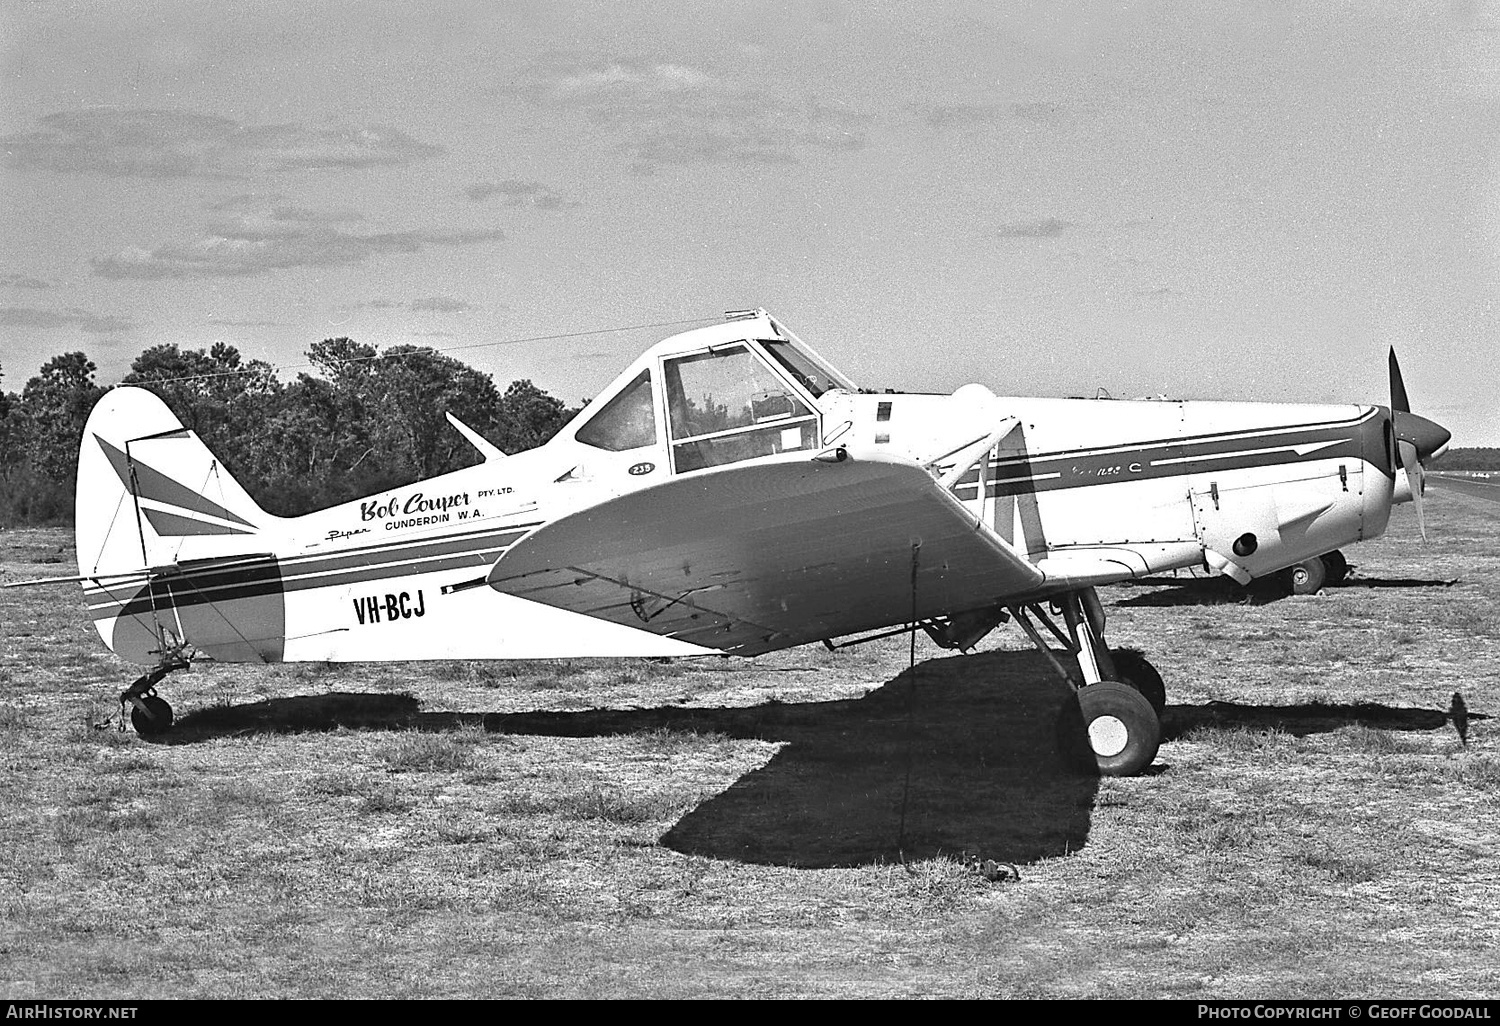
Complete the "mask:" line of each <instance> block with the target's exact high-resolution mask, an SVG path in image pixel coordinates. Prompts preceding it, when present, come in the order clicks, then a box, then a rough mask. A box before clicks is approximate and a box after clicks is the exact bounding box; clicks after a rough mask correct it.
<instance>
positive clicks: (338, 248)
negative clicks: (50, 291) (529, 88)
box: [90, 198, 505, 279]
mask: <svg viewBox="0 0 1500 1026" xmlns="http://www.w3.org/2000/svg"><path fill="white" fill-rule="evenodd" d="M241 199H243V198H241ZM216 206H218V207H220V208H222V207H223V204H218V205H216ZM233 211H234V216H232V217H226V218H220V219H218V220H216V221H214V222H212V223H210V224H209V225H208V226H207V229H206V234H205V235H204V236H203V237H202V238H199V239H196V240H194V241H192V242H188V243H184V244H176V245H172V244H169V245H163V246H158V247H156V248H154V249H142V248H131V249H127V250H124V251H122V252H119V253H116V254H114V255H112V256H106V257H96V258H95V259H93V260H91V261H90V264H91V265H92V267H93V269H94V273H95V274H97V275H99V276H100V277H103V278H137V279H163V278H218V277H242V276H247V275H256V274H266V273H268V272H270V271H277V270H283V269H286V268H293V267H341V266H350V265H354V264H362V263H364V262H365V261H367V260H369V259H370V258H372V257H377V256H384V255H388V254H394V253H417V252H420V251H421V250H423V249H426V248H427V247H429V246H468V245H475V244H477V243H482V242H496V241H499V240H501V239H503V238H505V233H504V232H502V231H500V230H499V229H488V230H480V231H470V232H365V233H360V232H353V231H347V230H345V229H344V228H343V227H341V226H342V225H345V224H348V223H350V222H352V221H360V220H363V218H362V217H361V216H360V215H358V214H351V213H349V212H346V211H336V212H323V213H320V212H317V211H310V210H305V209H302V208H300V207H293V206H286V205H273V206H264V207H261V208H259V209H255V208H253V207H252V206H250V205H248V204H245V203H237V204H236V205H235V206H234V207H233Z"/></svg>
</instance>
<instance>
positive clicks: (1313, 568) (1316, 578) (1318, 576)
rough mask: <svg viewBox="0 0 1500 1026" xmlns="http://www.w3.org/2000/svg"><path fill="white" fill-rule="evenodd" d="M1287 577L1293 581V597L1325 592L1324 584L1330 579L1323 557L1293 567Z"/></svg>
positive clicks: (1288, 571) (1316, 557)
mask: <svg viewBox="0 0 1500 1026" xmlns="http://www.w3.org/2000/svg"><path fill="white" fill-rule="evenodd" d="M1287 576H1288V577H1290V578H1291V581H1292V594H1293V595H1316V594H1317V593H1318V592H1319V591H1321V590H1323V582H1324V581H1326V580H1327V579H1328V567H1327V565H1326V564H1325V563H1324V562H1323V557H1321V556H1314V557H1313V558H1312V559H1306V560H1303V561H1302V562H1301V563H1298V564H1297V565H1296V566H1294V567H1291V568H1290V569H1289V570H1287Z"/></svg>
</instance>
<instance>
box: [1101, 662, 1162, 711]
mask: <svg viewBox="0 0 1500 1026" xmlns="http://www.w3.org/2000/svg"><path fill="white" fill-rule="evenodd" d="M1110 655H1111V656H1112V657H1113V658H1114V661H1115V672H1116V673H1118V674H1119V676H1120V680H1121V681H1122V682H1124V683H1126V684H1129V685H1130V686H1131V687H1133V688H1135V689H1136V690H1137V691H1139V692H1140V693H1141V694H1142V695H1145V696H1146V701H1148V702H1150V703H1151V708H1152V709H1153V710H1155V712H1156V717H1157V719H1160V718H1161V714H1162V713H1163V712H1164V711H1165V710H1166V708H1167V684H1166V682H1165V681H1163V680H1162V679H1161V674H1160V673H1157V672H1156V667H1154V666H1152V665H1151V664H1150V663H1149V662H1147V661H1146V657H1145V656H1143V655H1141V654H1140V653H1139V652H1137V651H1136V650H1135V649H1133V648H1121V649H1116V650H1115V651H1114V652H1111V653H1110Z"/></svg>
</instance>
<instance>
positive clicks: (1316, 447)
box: [954, 421, 1361, 499]
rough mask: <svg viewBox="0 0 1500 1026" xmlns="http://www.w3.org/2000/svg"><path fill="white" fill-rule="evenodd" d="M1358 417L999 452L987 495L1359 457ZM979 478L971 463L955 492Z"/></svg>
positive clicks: (966, 490) (967, 493)
mask: <svg viewBox="0 0 1500 1026" xmlns="http://www.w3.org/2000/svg"><path fill="white" fill-rule="evenodd" d="M1357 423H1358V422H1357V421H1354V422H1348V423H1345V424H1341V425H1319V426H1317V427H1314V428H1308V427H1301V428H1292V429H1288V430H1285V431H1277V432H1275V433H1265V432H1262V433H1259V434H1244V435H1239V436H1236V437H1233V438H1213V439H1210V440H1204V439H1201V438H1195V439H1187V440H1184V441H1182V442H1179V443H1175V444H1162V445H1158V444H1152V445H1148V446H1139V447H1129V446H1118V447H1112V448H1110V449H1107V450H1099V449H1095V450H1082V451H1079V452H1077V453H1069V454H1066V455H1062V456H1059V455H1046V456H1037V457H1032V456H1025V455H1018V456H1011V457H1004V456H1002V457H1001V458H1000V459H998V460H992V461H991V462H990V464H989V470H988V472H987V474H986V485H987V487H986V489H985V493H986V494H987V495H989V496H997V495H1019V494H1023V493H1027V492H1045V491H1055V490H1058V489H1065V488H1085V487H1088V486H1090V485H1098V484H1117V483H1119V482H1122V481H1142V480H1152V479H1157V478H1164V477H1183V476H1189V475H1200V474H1206V473H1223V472H1225V471H1229V470H1248V469H1251V468H1254V467H1268V466H1275V465H1277V464H1287V463H1301V462H1305V461H1309V460H1321V459H1334V458H1344V459H1360V458H1361V452H1360V449H1361V445H1360V439H1359V438H1358V437H1357V436H1354V435H1351V434H1350V432H1349V429H1350V427H1353V426H1355V425H1356V424H1357ZM1298 450H1303V451H1301V452H1299V451H1298ZM978 482H979V470H978V468H975V469H973V470H970V471H969V472H968V473H967V474H965V475H964V476H963V477H962V478H960V479H959V482H958V484H957V485H955V486H954V493H955V494H956V495H957V496H958V497H959V498H960V499H972V498H974V497H975V496H976V495H977V493H978V490H979V489H978Z"/></svg>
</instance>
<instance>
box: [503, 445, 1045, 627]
mask: <svg viewBox="0 0 1500 1026" xmlns="http://www.w3.org/2000/svg"><path fill="white" fill-rule="evenodd" d="M914 547H917V549H916V557H915V559H916V570H915V579H914V578H913V567H912V563H913V548H914ZM488 579H489V583H490V586H491V587H493V588H495V589H496V590H498V591H502V592H505V593H507V594H510V595H517V596H520V597H522V598H527V599H530V600H532V601H535V602H543V603H546V604H548V605H552V606H557V607H560V608H563V609H568V610H572V611H574V612H579V613H585V614H587V615H589V616H594V617H598V618H600V619H604V620H609V621H611V622H614V623H619V624H625V625H628V626H631V627H636V628H639V629H642V630H648V631H652V632H653V633H656V634H660V635H664V636H667V637H672V638H676V639H678V640H680V641H686V642H691V643H692V644H695V645H702V646H705V647H708V648H713V649H717V650H719V651H722V652H732V653H735V654H738V655H755V654H758V653H761V652H768V651H772V650H774V649H779V648H787V647H790V646H792V645H801V644H804V643H806V642H809V641H819V640H822V639H824V638H833V637H839V636H841V635H847V634H852V633H855V632H857V631H863V630H871V629H874V628H877V627H885V626H889V625H891V624H897V623H903V622H907V621H910V620H912V619H913V616H914V615H915V618H916V619H918V620H920V619H925V618H927V617H931V616H938V615H942V614H945V613H952V612H959V611H963V610H967V609H974V608H978V607H981V606H987V605H991V604H993V603H995V602H997V601H999V600H1001V599H1003V598H1006V597H1008V596H1012V595H1016V594H1021V593H1025V592H1029V591H1034V590H1036V589H1037V588H1038V587H1039V586H1040V585H1041V583H1042V581H1043V575H1042V573H1041V571H1039V570H1038V569H1037V568H1036V567H1035V566H1033V565H1032V564H1031V563H1030V562H1028V561H1027V560H1026V559H1025V558H1024V557H1023V556H1022V555H1021V554H1019V553H1018V552H1016V551H1015V550H1014V549H1012V548H1011V547H1010V546H1009V545H1007V544H1006V542H1005V541H1004V539H1002V538H1000V537H999V536H998V535H997V534H995V532H994V531H993V530H991V529H990V528H989V527H988V526H986V525H984V524H982V523H977V522H976V521H975V518H974V516H973V515H972V514H971V513H969V511H968V510H967V509H965V508H964V506H963V505H962V503H960V502H959V501H958V499H956V498H954V497H953V495H951V494H950V493H949V492H947V491H946V490H944V489H943V488H941V487H940V486H939V485H938V484H937V482H936V481H934V480H933V478H932V476H931V475H930V474H929V473H927V471H925V470H923V469H922V468H921V467H920V466H918V465H916V464H915V463H911V462H908V461H905V460H901V459H898V458H895V457H888V456H884V455H881V456H875V457H869V458H862V459H851V460H846V461H844V462H840V463H823V462H819V461H816V460H809V459H808V458H807V457H806V456H805V455H800V454H799V455H797V456H794V457H789V458H786V459H781V460H775V461H770V462H764V463H756V464H753V465H746V464H737V465H733V466H729V467H724V468H720V469H716V470H709V471H704V472H702V473H697V474H693V475H691V476H689V477H683V478H676V479H674V480H671V481H667V482H665V483H663V484H660V485H655V486H652V487H649V488H645V489H642V490H640V491H636V492H632V493H630V494H628V495H624V496H620V497H619V498H615V499H611V500H608V501H606V502H603V503H601V504H599V505H597V506H593V507H590V508H588V509H586V510H582V511H580V512H577V513H573V514H571V515H569V516H566V517H562V518H560V519H558V520H556V521H554V522H552V523H550V524H548V525H546V526H545V527H542V528H539V529H538V530H537V531H536V532H534V533H533V534H531V535H529V536H528V537H526V538H524V539H522V540H521V541H520V542H518V543H517V544H516V545H515V546H514V547H512V548H511V549H510V551H508V552H506V553H505V554H504V555H503V556H501V557H500V559H498V560H496V562H495V565H494V567H493V568H492V569H491V570H490V573H489V578H488ZM914 584H915V597H914V596H913V585H914Z"/></svg>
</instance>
